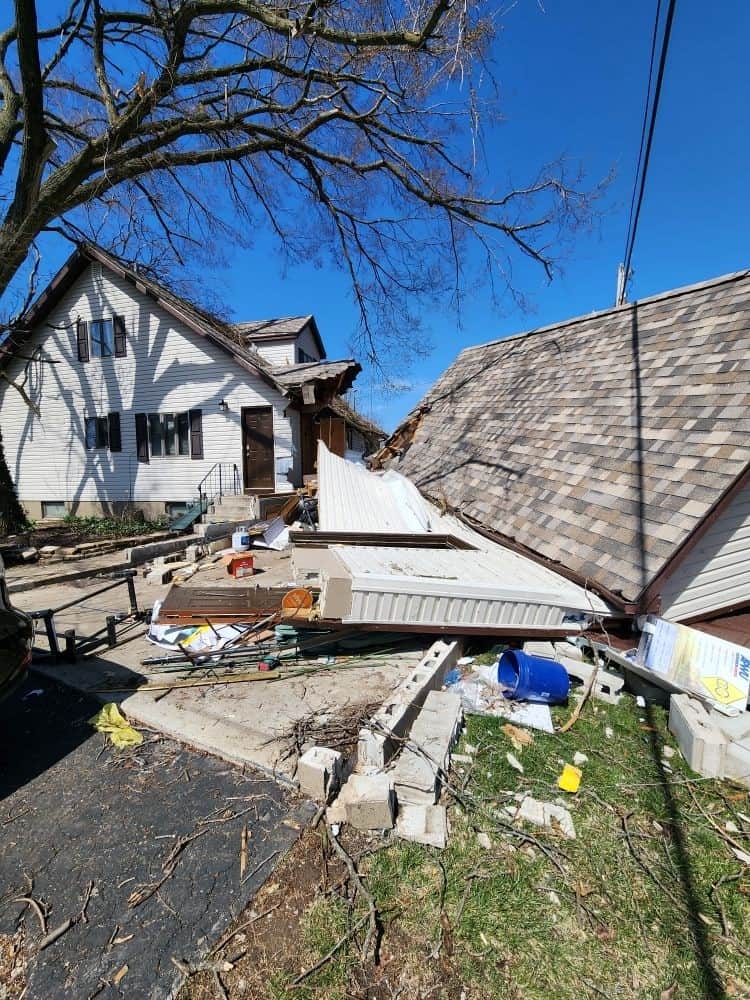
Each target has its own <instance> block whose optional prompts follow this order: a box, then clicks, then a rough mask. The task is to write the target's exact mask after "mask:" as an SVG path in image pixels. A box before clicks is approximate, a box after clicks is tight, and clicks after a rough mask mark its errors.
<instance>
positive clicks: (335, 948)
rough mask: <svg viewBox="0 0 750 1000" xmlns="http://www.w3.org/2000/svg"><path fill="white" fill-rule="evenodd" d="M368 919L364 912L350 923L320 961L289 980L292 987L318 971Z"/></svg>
mask: <svg viewBox="0 0 750 1000" xmlns="http://www.w3.org/2000/svg"><path fill="white" fill-rule="evenodd" d="M369 919H370V918H369V914H367V913H365V914H364V916H362V917H360V918H359V920H358V921H357V922H356V923H355V924H353V925H352V926H351V927H350V928H349V930H348V931H347V932H346V934H344V936H343V937H342V938H339V940H338V941H337V942H336V944H335V945H334V946H333V948H331V950H330V951H329V952H327V953H326V954H325V955H324V956H323V957H322V958H321V959H320V961H318V962H316V963H315V965H312V966H310V968H309V969H307V970H306V971H305V972H301V973H300V974H299V975H298V976H297V978H296V979H293V980H292V982H291V984H290V985H291V986H292V987H295V986H300V985H301V984H302V983H303V982H304V981H305V980H306V979H308V978H309V977H310V976H311V975H312V974H313V973H314V972H317V971H318V969H322V968H323V966H324V965H325V964H326V962H330V960H331V959H332V958H333V956H334V955H335V954H336V953H337V952H338V951H340V950H341V948H343V946H344V945H345V944H346V942H347V941H348V940H349V939H350V938H351V937H353V936H354V935H355V934H356V933H357V931H358V930H359V929H360V927H363V926H364V925H365V924H366V923H367V921H368V920H369Z"/></svg>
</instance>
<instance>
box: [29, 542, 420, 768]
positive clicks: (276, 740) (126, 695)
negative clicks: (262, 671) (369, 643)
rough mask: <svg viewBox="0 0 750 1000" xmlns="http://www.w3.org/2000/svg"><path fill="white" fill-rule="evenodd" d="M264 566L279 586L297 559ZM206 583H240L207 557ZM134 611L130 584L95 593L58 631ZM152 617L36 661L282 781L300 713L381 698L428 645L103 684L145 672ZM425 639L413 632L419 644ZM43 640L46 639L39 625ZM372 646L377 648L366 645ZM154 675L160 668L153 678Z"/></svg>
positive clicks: (150, 722) (143, 586)
mask: <svg viewBox="0 0 750 1000" xmlns="http://www.w3.org/2000/svg"><path fill="white" fill-rule="evenodd" d="M254 556H255V561H256V565H257V567H258V570H259V574H258V582H259V583H261V584H262V585H264V586H282V585H286V584H287V583H289V582H290V580H289V576H290V559H289V555H288V553H285V552H281V553H278V552H265V551H259V552H255V553H254ZM198 573H199V576H198V577H197V579H199V580H200V583H201V585H202V586H203V585H205V584H206V583H210V582H212V581H214V582H216V583H220V584H221V586H225V587H226V586H241V585H242V584H241V583H236V584H235V582H234V581H233V580H232V578H231V577H230V576H228V574H227V572H226V568H225V567H224V566H223V565H222V564H221V563H216V564H213V565H209V564H201V568H200V569H199V570H198ZM135 585H136V593H137V597H138V603H139V606H140V607H143V608H149V607H151V606H152V605H153V603H154V601H155V600H157V599H161V598H163V597H164V595H165V594H166V592H167V589H168V587H166V586H156V585H152V584H149V583H148V582H147V581H146V580H144V579H142V578H138V579H137V580H136V581H135ZM97 586H100V582H99V581H92V580H84V581H77V582H73V583H68V584H64V585H61V586H54V587H46V588H44V589H38V588H37V589H35V590H33V591H29V592H25V593H22V594H19V595H18V596H17V597H14V601H15V603H16V604H17V605H18V606H19V607H21V608H23V609H25V610H37V609H40V608H48V607H55V606H57V605H60V604H63V603H64V602H66V601H69V600H71V599H73V598H75V597H78V596H81V594H82V593H84V592H85V591H86V590H92V589H96V587H97ZM118 611H123V612H124V611H127V591H126V589H125V587H122V588H117V589H115V590H112V591H110V592H109V593H107V594H102V595H100V596H99V597H94V598H91V599H90V600H89V601H87V602H86V603H84V604H81V605H77V606H76V607H73V608H70V609H68V610H67V611H64V612H61V613H60V614H59V615H58V616H56V619H55V620H56V625H57V631H58V633H60V634H61V633H62V632H63V631H65V630H66V629H69V628H75V630H76V634H77V635H78V636H86V635H91V634H92V633H94V632H96V631H97V630H98V629H101V628H102V626H103V625H104V619H105V617H106V615H108V614H113V613H116V612H118ZM145 632H146V626H145V625H138V626H137V627H136V628H134V629H133V631H132V633H131V637H130V638H129V640H128V641H127V642H125V643H124V644H123V645H120V646H118V647H116V648H115V649H112V650H110V649H107V648H105V649H104V650H103V651H98V655H97V656H96V657H92V658H90V659H80V660H79V662H78V663H75V664H66V663H59V664H53V663H51V662H49V661H47V662H46V663H45V662H43V661H42V660H41V659H39V658H38V657H37V658H35V666H36V667H37V668H38V669H39V670H40V671H42V672H44V673H46V674H47V675H48V676H50V677H53V678H55V679H57V680H59V681H61V682H62V683H64V684H67V685H69V686H71V687H73V688H76V689H78V690H80V691H82V692H85V693H87V694H92V695H93V696H95V697H96V698H98V699H99V700H101V701H116V702H121V703H122V704H123V705H124V706H125V710H126V711H127V713H128V715H129V716H131V717H132V718H133V719H135V720H136V721H137V722H140V723H142V724H144V725H147V726H149V727H151V728H153V729H156V730H158V731H161V732H163V733H165V734H166V735H168V736H171V737H172V738H173V739H177V740H180V741H182V742H184V743H187V744H188V745H190V746H194V747H197V748H199V749H201V750H205V751H207V752H208V753H212V754H215V755H217V756H219V757H223V758H225V759H226V760H229V761H232V762H233V763H236V764H240V765H245V766H248V767H252V768H256V769H258V770H260V771H262V772H264V773H266V774H268V775H271V776H273V777H275V778H277V779H279V780H280V781H282V782H286V783H294V782H295V777H296V765H297V760H296V757H295V756H293V755H292V756H290V757H286V756H285V755H286V753H287V751H288V741H287V739H286V736H287V734H288V733H289V732H290V730H291V729H292V728H293V726H294V725H295V723H296V722H298V721H299V720H300V719H303V718H306V717H308V716H309V715H310V714H311V713H313V712H319V713H325V714H326V715H329V716H334V717H335V715H336V713H337V712H342V713H343V712H345V711H346V710H347V709H349V708H351V706H354V705H361V704H364V703H370V704H371V703H373V702H376V701H383V700H385V699H387V698H388V697H389V695H390V694H391V692H392V691H393V690H394V689H395V688H396V687H397V686H398V684H399V683H400V682H401V681H402V680H403V679H404V677H406V676H408V674H409V673H410V672H411V671H412V670H413V669H414V667H415V666H416V665H417V663H418V662H419V661H420V659H421V658H422V656H423V655H424V652H425V648H426V646H427V645H428V643H425V645H424V646H420V645H416V647H415V648H409V647H407V648H406V649H405V650H404V651H403V652H399V653H391V654H388V656H387V657H384V658H383V659H378V660H376V661H373V662H372V663H371V664H370V663H369V661H368V665H367V666H365V667H362V668H357V669H349V670H346V671H341V672H339V673H336V672H334V671H326V672H321V673H319V674H312V675H309V676H305V677H302V678H292V679H289V680H269V681H258V682H244V683H234V684H229V685H218V684H217V685H214V686H212V687H201V688H182V689H173V690H172V691H149V692H146V691H141V692H135V693H130V692H126V691H120V692H116V693H106V692H104V691H101V690H97V689H101V688H104V687H113V686H116V685H121V686H125V685H132V684H133V683H134V680H135V679H136V678H141V679H143V678H144V677H145V674H144V669H145V668H143V667H142V666H141V660H142V659H143V658H144V657H145V656H152V655H154V654H155V653H156V652H158V648H157V647H154V646H153V645H151V644H150V643H148V642H147V641H146V639H145V638H144V635H145ZM419 641H420V640H419V639H418V638H417V639H416V640H415V642H416V643H417V644H418V643H419ZM37 643H38V645H39V646H40V647H43V646H46V642H45V640H44V638H43V636H42V635H39V636H37ZM369 655H370V656H372V653H371V652H370V654H369ZM182 676H184V675H182V674H173V673H170V674H169V675H167V676H166V677H165V675H163V674H162V675H160V677H159V679H160V680H175V681H176V680H178V679H180V678H181V677H182ZM154 679H155V678H154Z"/></svg>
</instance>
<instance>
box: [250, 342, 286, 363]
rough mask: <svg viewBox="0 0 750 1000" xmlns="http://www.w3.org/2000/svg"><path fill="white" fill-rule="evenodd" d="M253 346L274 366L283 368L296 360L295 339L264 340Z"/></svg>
mask: <svg viewBox="0 0 750 1000" xmlns="http://www.w3.org/2000/svg"><path fill="white" fill-rule="evenodd" d="M253 346H254V347H255V349H256V351H257V352H258V354H260V356H261V357H262V358H263V359H264V360H265V361H267V362H268V364H269V365H270V366H271V367H272V368H283V367H284V366H285V365H293V364H295V362H296V358H295V352H294V341H293V340H279V341H276V340H266V341H263V340H262V341H260V342H258V343H257V344H254V345H253Z"/></svg>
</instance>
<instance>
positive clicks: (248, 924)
mask: <svg viewBox="0 0 750 1000" xmlns="http://www.w3.org/2000/svg"><path fill="white" fill-rule="evenodd" d="M280 906H281V900H279V902H278V903H275V904H274V905H273V906H271V907H269V908H268V909H267V910H264V911H263V912H262V913H256V914H255V916H254V917H251V918H250V920H246V921H245V922H244V923H243V924H240V926H239V927H237V928H236V929H235V930H233V931H230V932H229V934H225V936H224V937H223V938H221V940H220V941H219V942H218V943H217V944H215V945H214V946H213V948H212V949H211V951H210V952H209V954H210V955H215V954H216V953H217V951H221V949H222V948H224V947H225V946H226V945H228V944H229V942H230V941H231V940H232V938H234V937H236V936H237V935H238V934H239V933H240V932H241V931H244V930H245V928H246V927H251V926H252V925H253V924H254V923H255V922H256V921H257V920H262V919H263V917H267V916H268V914H269V913H273V911H274V910H278V908H279V907H280Z"/></svg>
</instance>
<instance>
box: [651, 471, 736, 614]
mask: <svg viewBox="0 0 750 1000" xmlns="http://www.w3.org/2000/svg"><path fill="white" fill-rule="evenodd" d="M661 596H662V611H661V614H662V617H664V618H669V619H670V620H671V621H681V620H682V619H685V618H692V617H693V616H695V615H702V614H708V613H709V612H711V611H718V610H719V609H720V608H726V607H728V606H729V605H732V604H737V603H740V602H743V601H750V487H747V486H746V487H745V489H744V490H742V492H741V493H740V494H739V495H738V496H737V497H735V499H734V500H733V501H732V503H731V504H730V505H729V506H728V507H727V509H726V510H725V511H724V513H723V514H722V515H721V516H720V517H719V518H717V520H716V521H714V523H713V524H712V525H711V527H710V528H709V529H708V531H707V532H706V534H705V535H704V536H703V538H702V539H701V541H700V542H699V543H698V544H697V545H696V546H695V548H694V549H693V550H692V552H690V554H689V555H688V556H687V557H686V558H685V561H684V562H683V563H682V564H681V565H679V566H678V567H677V568H676V569H675V571H674V574H673V575H672V576H671V577H669V579H668V580H667V581H666V583H665V584H664V587H663V588H662V595H661Z"/></svg>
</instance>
